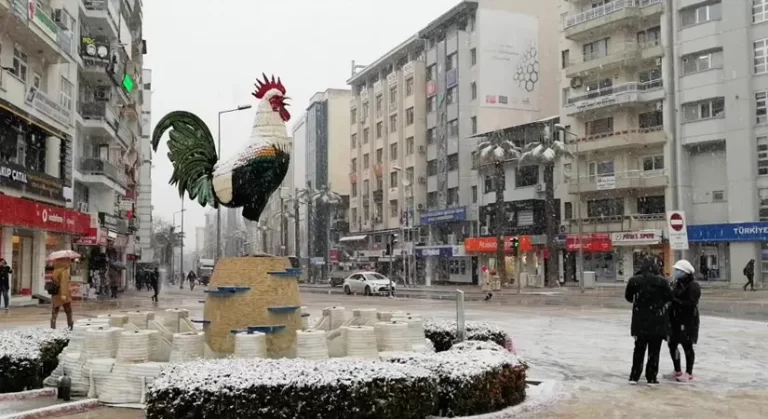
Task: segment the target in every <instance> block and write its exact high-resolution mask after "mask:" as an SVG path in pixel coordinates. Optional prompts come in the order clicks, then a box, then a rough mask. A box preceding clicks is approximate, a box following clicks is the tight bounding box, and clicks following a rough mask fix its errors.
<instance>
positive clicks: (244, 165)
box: [152, 75, 291, 221]
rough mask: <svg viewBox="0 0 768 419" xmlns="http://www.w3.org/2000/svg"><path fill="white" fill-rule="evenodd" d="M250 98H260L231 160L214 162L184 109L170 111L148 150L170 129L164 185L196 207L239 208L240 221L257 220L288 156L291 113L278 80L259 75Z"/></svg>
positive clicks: (210, 147)
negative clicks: (249, 128) (242, 144)
mask: <svg viewBox="0 0 768 419" xmlns="http://www.w3.org/2000/svg"><path fill="white" fill-rule="evenodd" d="M253 95H254V96H255V97H256V98H257V99H260V102H259V105H258V107H257V108H256V118H255V122H254V127H253V133H252V135H251V138H250V139H249V140H248V142H247V143H246V144H245V147H243V149H241V150H240V151H239V152H238V153H237V154H236V155H235V156H234V157H233V158H232V159H230V160H228V161H224V162H221V161H219V156H218V154H217V153H216V145H215V144H214V139H213V136H212V135H211V131H210V130H209V129H208V127H207V126H206V125H205V122H203V120H202V119H200V118H199V117H198V116H196V115H194V114H192V113H190V112H186V111H174V112H171V113H169V114H168V115H166V116H165V117H163V119H161V120H160V122H158V123H157V125H156V126H155V130H154V132H153V133H152V148H153V150H155V151H157V146H158V144H160V139H161V138H162V136H163V133H165V131H167V130H169V129H170V130H171V131H170V133H169V137H170V139H169V140H168V150H169V152H168V158H169V159H170V160H171V163H173V175H172V176H171V181H170V183H171V184H172V185H176V186H177V187H178V188H179V195H181V196H182V197H183V196H184V194H185V193H188V194H189V198H190V199H192V200H195V199H197V202H198V203H199V204H200V205H202V206H206V205H211V206H213V207H214V208H218V206H219V205H222V206H225V207H229V208H238V207H243V217H245V218H246V219H248V220H251V221H259V216H261V213H262V211H264V207H266V205H267V201H268V200H269V197H270V195H272V193H274V192H275V190H277V188H278V187H279V186H280V183H281V182H282V181H283V178H285V175H286V174H287V173H288V164H289V163H290V159H291V157H290V154H288V149H287V141H288V134H287V132H286V129H285V123H286V122H288V120H290V118H291V114H290V113H288V110H287V109H286V106H288V104H287V103H286V100H287V99H288V98H287V97H286V96H285V87H284V86H283V83H282V82H281V81H280V79H279V78H278V79H277V80H275V78H274V76H273V77H272V78H271V79H269V78H267V76H266V75H264V80H259V81H257V83H256V91H255V92H254V93H253Z"/></svg>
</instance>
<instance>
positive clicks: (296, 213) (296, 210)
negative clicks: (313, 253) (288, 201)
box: [293, 195, 301, 263]
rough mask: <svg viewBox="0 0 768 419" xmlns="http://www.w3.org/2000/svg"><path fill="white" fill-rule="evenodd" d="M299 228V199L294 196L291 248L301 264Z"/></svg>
mask: <svg viewBox="0 0 768 419" xmlns="http://www.w3.org/2000/svg"><path fill="white" fill-rule="evenodd" d="M300 227H301V221H300V220H299V197H298V195H295V196H294V197H293V230H294V231H293V247H294V252H296V259H298V260H299V263H301V238H300V236H299V228H300Z"/></svg>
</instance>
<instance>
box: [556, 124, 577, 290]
mask: <svg viewBox="0 0 768 419" xmlns="http://www.w3.org/2000/svg"><path fill="white" fill-rule="evenodd" d="M555 129H556V130H558V131H562V132H563V135H564V136H565V137H566V138H565V140H566V141H563V142H564V143H566V144H567V143H568V141H567V137H568V134H570V135H572V136H573V137H574V138H578V137H579V136H578V135H576V134H575V133H573V132H571V131H569V130H568V129H567V128H565V126H563V125H562V124H555ZM574 144H575V146H576V150H575V152H576V153H575V154H576V200H577V202H576V219H577V220H579V221H578V222H579V226H578V232H577V234H578V236H579V239H578V241H577V243H578V244H579V260H578V261H577V263H576V271H577V275H578V277H579V289H581V292H584V242H583V241H584V239H583V237H582V234H583V233H584V230H583V220H582V219H581V169H580V168H579V166H580V164H579V142H578V141H574Z"/></svg>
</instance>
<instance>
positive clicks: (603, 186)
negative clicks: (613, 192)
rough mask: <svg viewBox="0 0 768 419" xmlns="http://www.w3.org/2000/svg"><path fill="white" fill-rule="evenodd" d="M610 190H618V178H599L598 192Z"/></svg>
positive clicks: (611, 176)
mask: <svg viewBox="0 0 768 419" xmlns="http://www.w3.org/2000/svg"><path fill="white" fill-rule="evenodd" d="M610 189H616V176H615V175H607V176H598V178H597V190H598V191H605V190H610Z"/></svg>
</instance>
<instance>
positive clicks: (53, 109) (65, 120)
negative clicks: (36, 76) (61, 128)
mask: <svg viewBox="0 0 768 419" xmlns="http://www.w3.org/2000/svg"><path fill="white" fill-rule="evenodd" d="M26 102H27V103H28V104H30V105H32V106H33V107H34V108H35V109H37V110H38V111H40V112H42V113H43V114H45V115H47V116H48V117H50V118H52V119H54V120H55V121H57V122H60V123H62V124H64V125H66V126H68V125H70V121H71V120H72V112H71V111H70V110H69V109H66V108H64V107H62V106H61V105H59V102H57V101H55V100H53V99H51V98H49V97H48V95H46V94H45V93H43V92H42V91H40V90H39V89H38V88H37V87H35V86H31V87H30V88H29V90H28V91H27V97H26Z"/></svg>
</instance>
